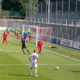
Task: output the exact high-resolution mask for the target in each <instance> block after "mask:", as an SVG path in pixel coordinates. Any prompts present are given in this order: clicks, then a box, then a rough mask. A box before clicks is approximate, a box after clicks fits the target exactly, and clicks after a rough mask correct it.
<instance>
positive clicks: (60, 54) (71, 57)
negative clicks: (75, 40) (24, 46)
mask: <svg viewBox="0 0 80 80" xmlns="http://www.w3.org/2000/svg"><path fill="white" fill-rule="evenodd" d="M44 49H45V48H44ZM45 50H47V51H49V52H51V53H55V54H57V55H60V56H63V57H66V58H68V59H72V60H75V61H79V62H80V60H79V59H76V58H72V57H69V56H66V55H63V54H60V53H57V52H53V51H50V50H48V49H45Z"/></svg>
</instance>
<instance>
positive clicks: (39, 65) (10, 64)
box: [0, 64, 80, 66]
mask: <svg viewBox="0 0 80 80" xmlns="http://www.w3.org/2000/svg"><path fill="white" fill-rule="evenodd" d="M38 65H39V66H80V64H38ZM0 66H30V64H0Z"/></svg>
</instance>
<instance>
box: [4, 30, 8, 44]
mask: <svg viewBox="0 0 80 80" xmlns="http://www.w3.org/2000/svg"><path fill="white" fill-rule="evenodd" d="M4 41H5V42H6V44H7V33H6V32H5V31H4V33H3V44H4Z"/></svg>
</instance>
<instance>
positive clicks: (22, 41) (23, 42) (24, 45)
mask: <svg viewBox="0 0 80 80" xmlns="http://www.w3.org/2000/svg"><path fill="white" fill-rule="evenodd" d="M21 43H22V51H23V53H24V54H25V51H24V48H25V49H26V50H27V52H28V53H29V54H30V52H29V50H28V49H27V47H26V42H25V39H23V38H22V40H21Z"/></svg>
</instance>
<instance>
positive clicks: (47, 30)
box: [23, 25, 52, 47]
mask: <svg viewBox="0 0 80 80" xmlns="http://www.w3.org/2000/svg"><path fill="white" fill-rule="evenodd" d="M23 29H25V30H27V31H28V29H30V31H31V32H32V38H33V41H35V44H36V46H37V43H38V41H39V40H40V39H42V40H43V47H51V35H52V28H51V27H40V26H36V25H23Z"/></svg>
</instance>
